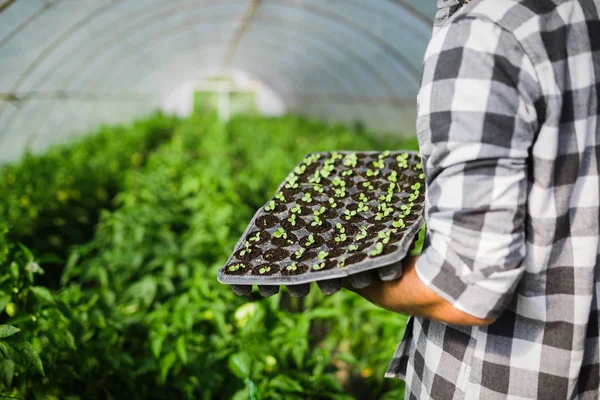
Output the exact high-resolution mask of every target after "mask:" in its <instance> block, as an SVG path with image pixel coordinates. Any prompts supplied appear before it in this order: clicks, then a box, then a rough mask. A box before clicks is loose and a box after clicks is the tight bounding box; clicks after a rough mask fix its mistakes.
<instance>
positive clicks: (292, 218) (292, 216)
mask: <svg viewBox="0 0 600 400" xmlns="http://www.w3.org/2000/svg"><path fill="white" fill-rule="evenodd" d="M287 220H288V222H289V223H290V224H292V226H296V214H292V215H291V216H290V217H289V218H288V219H287Z"/></svg>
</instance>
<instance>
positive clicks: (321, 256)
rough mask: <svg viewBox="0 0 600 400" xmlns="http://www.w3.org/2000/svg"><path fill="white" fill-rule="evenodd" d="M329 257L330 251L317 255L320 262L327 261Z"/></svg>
mask: <svg viewBox="0 0 600 400" xmlns="http://www.w3.org/2000/svg"><path fill="white" fill-rule="evenodd" d="M328 255H329V252H328V251H322V252H320V253H319V254H318V255H317V258H318V259H319V260H324V259H326V258H327V256H328Z"/></svg>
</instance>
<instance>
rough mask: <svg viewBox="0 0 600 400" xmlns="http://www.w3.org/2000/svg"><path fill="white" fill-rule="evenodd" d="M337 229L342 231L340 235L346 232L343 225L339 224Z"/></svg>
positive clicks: (336, 226) (336, 225)
mask: <svg viewBox="0 0 600 400" xmlns="http://www.w3.org/2000/svg"><path fill="white" fill-rule="evenodd" d="M335 228H336V229H337V230H338V231H340V233H345V232H346V228H344V226H343V225H342V224H340V223H339V222H338V223H337V224H335Z"/></svg>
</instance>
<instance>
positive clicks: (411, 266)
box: [344, 257, 494, 326]
mask: <svg viewBox="0 0 600 400" xmlns="http://www.w3.org/2000/svg"><path fill="white" fill-rule="evenodd" d="M417 258H418V257H408V258H406V259H405V260H404V261H403V262H402V265H403V275H402V278H400V279H399V280H395V281H387V282H384V281H379V282H377V283H374V284H372V285H370V286H368V287H366V288H364V289H354V288H352V286H351V285H349V284H346V283H345V284H344V287H346V288H347V289H349V290H351V291H353V292H355V293H357V294H359V295H360V296H362V297H364V298H365V299H367V300H368V301H370V302H371V303H373V304H375V305H378V306H380V307H382V308H385V309H386V310H390V311H394V312H397V313H401V314H408V315H414V316H419V317H424V318H428V319H434V320H438V321H442V322H445V323H447V324H450V325H470V326H485V325H489V324H491V323H492V322H494V320H491V319H480V318H476V317H473V316H471V315H469V314H466V313H464V312H462V311H459V310H457V309H456V308H454V307H453V306H452V305H451V304H450V303H448V302H447V301H446V300H444V299H443V298H441V297H440V296H438V295H437V294H436V293H435V292H434V291H432V290H431V289H429V288H428V287H427V286H425V284H423V282H421V280H420V279H419V277H418V275H417V272H416V269H415V264H416V261H417Z"/></svg>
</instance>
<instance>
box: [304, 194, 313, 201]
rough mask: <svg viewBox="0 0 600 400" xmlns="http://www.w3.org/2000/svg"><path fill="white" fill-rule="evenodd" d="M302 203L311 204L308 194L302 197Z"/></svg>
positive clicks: (310, 196) (310, 197)
mask: <svg viewBox="0 0 600 400" xmlns="http://www.w3.org/2000/svg"><path fill="white" fill-rule="evenodd" d="M302 201H304V202H306V203H312V195H311V194H310V193H305V194H304V196H302Z"/></svg>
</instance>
